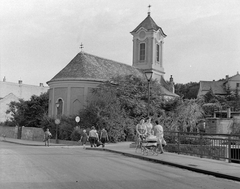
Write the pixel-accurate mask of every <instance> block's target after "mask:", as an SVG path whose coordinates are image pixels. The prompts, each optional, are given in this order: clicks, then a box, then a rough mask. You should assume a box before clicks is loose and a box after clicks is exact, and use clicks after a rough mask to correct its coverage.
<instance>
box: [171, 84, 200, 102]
mask: <svg viewBox="0 0 240 189" xmlns="http://www.w3.org/2000/svg"><path fill="white" fill-rule="evenodd" d="M174 87H175V93H176V94H178V95H179V96H181V97H182V98H183V99H196V98H197V94H198V90H199V83H197V82H190V83H187V84H181V83H177V84H175V85H174Z"/></svg>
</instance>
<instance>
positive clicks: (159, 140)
mask: <svg viewBox="0 0 240 189" xmlns="http://www.w3.org/2000/svg"><path fill="white" fill-rule="evenodd" d="M155 123H156V126H155V127H154V135H155V136H156V137H157V146H158V150H159V152H160V154H163V146H162V145H163V140H164V139H163V127H162V126H161V125H160V124H159V122H158V120H156V121H155Z"/></svg>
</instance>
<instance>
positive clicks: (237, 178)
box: [86, 148, 240, 182]
mask: <svg viewBox="0 0 240 189" xmlns="http://www.w3.org/2000/svg"><path fill="white" fill-rule="evenodd" d="M86 150H99V151H107V152H112V153H118V154H122V155H124V156H128V157H133V158H138V159H142V160H145V161H151V162H154V163H159V164H163V165H169V166H173V167H178V168H181V169H187V170H190V171H193V172H197V173H202V174H206V175H211V176H215V177H218V178H224V179H228V180H233V181H238V182H240V177H235V176H231V175H226V174H222V173H217V172H213V171H208V170H204V169H199V168H195V167H190V166H186V165H180V164H177V163H171V162H168V161H163V160H158V159H153V158H150V157H146V156H140V155H136V154H131V153H127V152H120V151H115V150H110V149H106V148H104V149H102V148H86Z"/></svg>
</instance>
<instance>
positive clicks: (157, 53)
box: [156, 44, 159, 62]
mask: <svg viewBox="0 0 240 189" xmlns="http://www.w3.org/2000/svg"><path fill="white" fill-rule="evenodd" d="M156 50H157V52H156V55H157V62H159V44H157V49H156Z"/></svg>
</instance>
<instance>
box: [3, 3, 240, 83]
mask: <svg viewBox="0 0 240 189" xmlns="http://www.w3.org/2000/svg"><path fill="white" fill-rule="evenodd" d="M148 5H151V9H150V11H151V17H152V18H153V20H154V21H155V22H156V24H157V25H158V26H160V27H161V28H162V29H163V31H164V33H165V34H166V35H167V37H166V38H165V39H164V47H163V48H164V50H163V67H164V71H165V75H164V78H165V80H169V78H170V75H172V76H173V79H174V82H175V83H183V84H186V83H189V82H199V81H212V80H219V79H222V78H225V77H226V75H229V76H230V77H231V76H233V75H235V74H237V71H240V11H239V10H240V1H239V0H0V80H1V81H2V80H3V78H4V77H5V78H6V81H8V82H16V83H17V82H18V80H22V81H23V83H24V84H31V85H39V83H44V85H45V86H47V84H46V82H47V81H49V80H51V79H52V78H53V77H54V76H55V75H56V74H57V73H58V72H59V71H61V70H62V69H63V68H64V67H65V66H66V65H67V64H68V63H69V62H70V61H71V60H72V59H73V58H74V57H75V56H76V55H77V53H79V52H80V51H81V49H80V45H81V43H82V44H83V46H84V49H83V51H84V52H86V53H89V54H93V55H96V56H100V57H103V58H107V59H111V60H115V61H118V62H122V63H125V64H128V65H132V51H133V50H132V49H133V44H132V35H131V34H130V32H131V31H132V30H134V29H135V28H136V27H137V26H138V24H140V23H141V22H142V21H143V20H144V19H145V18H146V17H147V12H148Z"/></svg>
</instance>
